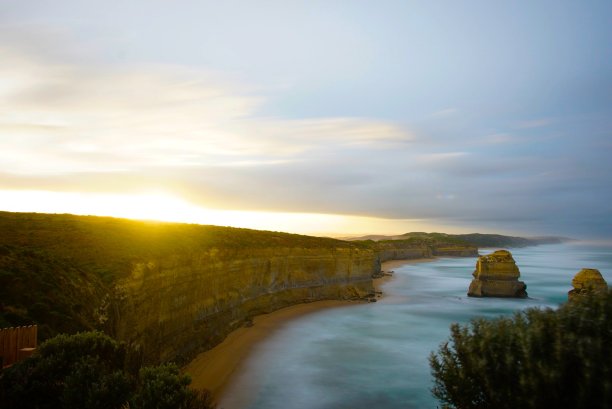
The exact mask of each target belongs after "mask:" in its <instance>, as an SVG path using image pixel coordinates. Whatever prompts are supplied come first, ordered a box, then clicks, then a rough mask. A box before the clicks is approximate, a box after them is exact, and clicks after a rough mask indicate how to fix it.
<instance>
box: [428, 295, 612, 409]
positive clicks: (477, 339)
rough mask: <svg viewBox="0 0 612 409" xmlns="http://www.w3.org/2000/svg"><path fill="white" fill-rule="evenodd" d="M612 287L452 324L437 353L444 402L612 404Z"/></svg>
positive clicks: (434, 364)
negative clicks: (550, 305)
mask: <svg viewBox="0 0 612 409" xmlns="http://www.w3.org/2000/svg"><path fill="white" fill-rule="evenodd" d="M610 345H612V291H606V292H604V293H603V294H600V295H594V294H591V295H588V296H584V297H577V299H576V300H575V301H572V302H570V303H568V304H565V305H563V306H562V307H560V308H559V309H558V310H551V309H546V310H540V309H528V310H525V311H523V312H519V313H516V314H515V315H514V316H513V317H511V318H499V319H496V320H485V319H476V320H473V321H472V322H471V324H470V325H467V326H461V325H458V324H454V325H452V326H451V337H450V339H449V341H448V342H446V343H444V344H443V345H441V346H440V349H439V350H438V352H437V354H433V353H432V355H431V356H430V365H431V369H432V374H433V376H434V388H433V390H432V392H433V394H434V396H435V397H436V398H438V399H439V400H440V401H441V402H442V404H443V405H442V407H443V408H457V409H467V408H498V409H504V408H544V407H557V408H585V409H586V408H589V409H593V408H602V409H603V408H609V407H611V406H612V348H610Z"/></svg>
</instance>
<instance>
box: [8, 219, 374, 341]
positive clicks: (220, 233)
mask: <svg viewBox="0 0 612 409" xmlns="http://www.w3.org/2000/svg"><path fill="white" fill-rule="evenodd" d="M0 232H2V234H0V327H8V326H19V325H29V324H38V325H39V336H40V337H41V339H47V338H49V337H52V336H54V335H57V334H59V333H75V332H77V331H86V330H94V329H100V330H104V331H106V332H108V333H112V330H111V328H110V324H109V323H108V322H105V316H104V311H97V310H95V309H94V308H92V306H94V305H103V304H104V299H105V297H106V296H107V294H109V293H111V292H112V287H113V285H114V283H116V282H117V280H119V279H121V278H123V277H126V276H128V275H129V274H130V272H131V271H132V268H133V265H134V264H136V263H140V262H146V261H150V260H173V258H176V257H177V256H182V257H186V258H187V257H191V256H194V255H197V254H201V253H202V252H207V251H211V250H214V251H216V252H218V254H219V257H223V258H226V259H231V258H232V255H234V254H236V253H237V252H241V253H244V252H245V251H249V249H264V248H306V249H317V248H325V249H330V248H331V249H334V248H364V247H367V245H366V244H360V243H348V242H344V241H340V240H334V239H330V238H320V237H310V236H303V235H298V234H288V233H279V232H271V231H257V230H249V229H237V228H230V227H218V226H201V225H191V224H179V223H160V222H142V221H132V220H125V219H116V218H110V217H92V216H74V215H50V214H37V213H8V212H0Z"/></svg>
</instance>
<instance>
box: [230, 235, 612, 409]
mask: <svg viewBox="0 0 612 409" xmlns="http://www.w3.org/2000/svg"><path fill="white" fill-rule="evenodd" d="M487 252H488V251H487V250H486V249H485V250H481V253H487ZM512 253H513V255H514V258H515V260H516V262H517V265H518V266H519V268H520V271H521V276H522V278H521V279H522V280H523V281H525V283H526V284H527V292H528V293H529V298H528V299H522V300H513V299H494V298H486V299H482V298H468V297H467V296H466V291H467V288H468V285H469V283H470V280H471V278H472V276H471V273H472V271H473V270H474V265H475V258H440V259H437V260H435V261H431V262H424V263H417V264H407V265H404V266H402V267H399V268H395V278H394V279H393V280H391V281H389V282H388V283H386V284H385V285H384V287H383V291H384V292H385V294H386V297H385V298H384V299H382V300H381V301H379V302H377V303H372V304H359V305H353V306H347V307H340V308H335V309H330V310H324V311H319V312H316V313H313V314H310V315H307V316H304V317H301V318H297V319H295V320H292V321H291V322H289V323H287V324H285V325H284V326H283V327H282V328H281V329H280V330H278V331H276V332H275V333H274V334H272V335H271V336H270V337H269V338H268V339H267V340H266V341H264V342H262V343H261V344H259V345H257V346H256V348H255V350H254V352H253V354H252V355H251V357H250V358H249V359H248V360H247V361H246V362H245V363H244V365H243V367H242V368H241V369H240V375H239V376H238V377H237V378H236V379H235V380H234V381H233V382H232V384H230V386H229V387H228V389H227V392H226V394H225V396H224V397H223V398H222V399H221V402H220V408H221V409H239V408H240V409H244V408H249V409H306V408H308V409H313V408H314V409H332V408H333V409H338V408H347V409H349V408H350V409H362V408H363V409H366V408H368V409H370V408H379V409H387V408H388V409H395V408H402V409H407V408H418V409H421V408H435V407H436V400H435V399H434V398H433V397H432V396H431V394H430V392H429V390H430V388H431V386H432V385H431V376H430V372H429V364H428V356H429V353H430V352H431V351H432V350H435V349H437V347H438V345H439V344H440V343H442V342H443V341H444V340H446V339H447V338H448V336H449V325H450V324H451V323H452V322H462V323H465V322H469V320H470V319H471V318H473V317H476V316H486V317H496V316H499V315H507V314H511V313H512V312H513V311H516V310H519V309H523V308H527V307H534V306H542V307H555V306H557V305H559V304H560V303H563V302H565V301H566V299H567V291H568V290H569V289H570V288H571V286H570V282H571V279H572V277H573V276H574V274H576V273H577V272H578V271H579V270H580V269H581V268H584V267H589V268H597V269H599V270H600V271H601V272H602V274H603V275H604V278H605V279H606V281H607V282H608V283H609V284H612V247H603V246H595V245H584V244H582V245H578V244H571V245H569V244H563V245H547V246H538V247H529V248H523V249H512Z"/></svg>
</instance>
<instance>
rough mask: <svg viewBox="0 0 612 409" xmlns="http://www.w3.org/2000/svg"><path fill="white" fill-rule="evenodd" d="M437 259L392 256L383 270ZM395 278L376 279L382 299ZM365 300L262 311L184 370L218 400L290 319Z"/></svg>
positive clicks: (376, 286) (199, 386) (316, 302)
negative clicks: (255, 353) (261, 345)
mask: <svg viewBox="0 0 612 409" xmlns="http://www.w3.org/2000/svg"><path fill="white" fill-rule="evenodd" d="M434 260H436V258H435V257H434V258H419V259H407V260H389V261H385V262H383V263H382V265H381V270H382V271H389V270H392V269H393V268H398V267H401V266H403V265H406V264H418V263H424V262H428V261H434ZM393 278H394V276H393V275H390V276H384V277H381V278H375V279H373V280H372V282H373V286H374V291H376V292H377V297H376V298H377V299H378V300H380V299H382V298H384V297H385V294H384V293H382V294H381V295H380V292H381V291H382V290H381V288H382V286H383V285H384V284H386V283H387V282H389V281H391V280H393ZM379 295H380V296H379ZM363 303H364V302H359V301H357V302H356V301H341V300H321V301H314V302H311V303H302V304H296V305H292V306H289V307H285V308H281V309H280V310H276V311H273V312H271V313H269V314H263V315H258V316H256V317H255V318H254V319H253V326H251V327H241V328H238V329H237V330H235V331H233V332H231V333H230V334H229V335H228V336H227V337H226V338H225V339H224V340H223V341H222V342H221V343H220V344H218V345H217V346H215V347H214V348H212V349H209V350H208V351H205V352H202V353H200V354H198V355H197V356H196V357H195V358H194V359H193V360H191V361H190V362H189V363H188V364H187V365H185V366H183V367H182V368H181V372H183V373H187V374H189V375H190V376H191V379H192V383H191V385H190V387H191V388H194V389H207V390H209V391H210V393H211V395H212V398H213V400H214V401H215V402H218V401H219V399H220V398H221V397H222V396H223V393H224V392H225V390H226V388H227V386H228V385H229V384H230V383H231V380H232V379H233V378H234V377H235V376H236V375H237V373H238V372H239V369H240V367H241V366H242V364H243V363H244V362H245V361H246V359H247V358H248V357H249V355H250V353H251V352H252V351H253V349H254V348H255V346H257V345H258V344H259V343H260V342H262V341H264V340H265V339H266V338H268V337H269V336H270V335H271V334H273V333H274V332H276V331H278V330H279V329H281V328H282V327H283V326H284V325H286V324H287V323H288V322H290V321H292V320H293V319H295V318H299V317H302V316H304V315H308V314H312V313H314V312H317V311H320V310H324V309H329V308H340V307H349V306H351V305H357V304H363Z"/></svg>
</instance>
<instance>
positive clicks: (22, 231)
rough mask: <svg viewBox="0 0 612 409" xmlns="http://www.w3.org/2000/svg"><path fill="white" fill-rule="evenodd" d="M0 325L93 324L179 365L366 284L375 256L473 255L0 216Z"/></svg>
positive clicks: (61, 328)
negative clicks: (270, 315) (242, 330)
mask: <svg viewBox="0 0 612 409" xmlns="http://www.w3.org/2000/svg"><path fill="white" fill-rule="evenodd" d="M0 232H2V234H0V326H2V327H4V326H14V325H25V324H30V323H37V324H38V325H39V329H40V335H41V337H42V338H43V339H44V338H48V337H50V336H52V335H55V334H57V333H60V332H67V333H74V332H77V331H82V330H90V329H101V330H104V331H105V332H106V333H108V334H110V335H112V336H114V337H115V338H117V339H119V340H122V341H126V342H128V343H130V344H133V345H137V346H139V347H140V348H141V350H142V352H143V356H144V358H145V360H146V361H147V362H152V363H155V362H159V361H167V360H179V361H184V360H186V359H188V358H190V357H191V356H193V355H194V354H195V353H197V352H199V351H201V350H204V349H207V348H210V347H212V346H214V345H215V344H217V343H218V342H220V341H221V340H222V339H223V338H224V337H225V336H226V335H227V334H228V333H229V332H231V331H232V330H234V329H236V328H238V327H240V326H242V325H245V324H246V323H248V322H249V321H250V320H251V318H252V317H253V316H255V315H257V314H261V313H266V312H271V311H274V310H277V309H279V308H282V307H285V306H289V305H293V304H297V303H302V302H310V301H316V300H324V299H361V298H367V296H368V295H369V294H371V293H372V292H373V286H372V276H373V275H375V274H377V273H378V272H380V265H381V262H384V261H387V260H397V259H413V258H423V257H433V256H440V255H450V256H475V255H477V249H476V247H475V246H472V245H468V244H466V243H464V242H462V241H460V240H448V239H443V240H441V239H440V238H432V237H426V238H423V237H419V238H410V239H407V240H398V241H389V242H384V241H383V242H373V241H362V242H347V241H341V240H335V239H329V238H320V237H309V236H303V235H297V234H287V233H279V232H270V231H256V230H249V229H236V228H229V227H217V226H201V225H189V224H177V223H155V222H139V221H131V220H123V219H115V218H108V217H89V216H73V215H48V214H31V213H29V214H28V213H7V212H0Z"/></svg>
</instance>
